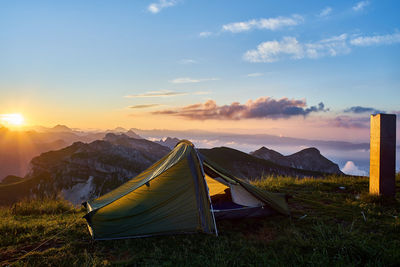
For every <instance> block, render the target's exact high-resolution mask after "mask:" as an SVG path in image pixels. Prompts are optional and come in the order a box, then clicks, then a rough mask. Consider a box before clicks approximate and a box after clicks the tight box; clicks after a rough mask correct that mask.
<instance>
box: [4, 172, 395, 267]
mask: <svg viewBox="0 0 400 267" xmlns="http://www.w3.org/2000/svg"><path fill="white" fill-rule="evenodd" d="M257 185H258V186H260V187H261V188H264V189H267V190H271V191H279V192H285V193H288V194H290V195H292V196H293V198H291V199H290V200H289V203H290V207H291V211H292V217H291V218H288V217H283V216H279V215H277V216H272V217H268V218H263V219H248V220H242V221H224V222H220V223H219V224H218V227H219V231H220V236H219V237H218V238H216V237H215V236H210V235H205V234H193V235H176V236H162V237H152V238H142V239H126V240H114V241H92V240H91V239H90V236H89V233H88V230H87V228H86V225H85V221H84V220H83V219H82V218H81V217H82V215H83V214H84V210H82V209H77V208H72V207H71V206H70V205H69V204H68V203H66V202H63V201H54V200H51V201H50V200H47V201H36V202H22V203H19V204H17V205H14V206H13V207H12V208H5V207H4V208H0V216H1V221H0V265H2V266H3V265H8V264H12V265H19V266H25V265H28V266H31V265H40V266H43V265H55V266H71V265H91V266H92V265H223V266H226V265H233V266H237V265H279V266H288V265H289V266H290V265H292V266H293V265H318V266H328V265H329V266H330V265H385V266H395V265H397V266H398V265H399V264H400V175H397V178H396V186H397V188H396V192H397V198H396V199H395V200H390V199H384V198H379V197H371V196H369V195H368V193H367V192H368V178H366V177H353V178H349V177H328V178H325V179H301V180H299V179H294V178H283V177H279V178H266V179H265V180H264V181H262V182H259V183H258V184H257ZM39 245H41V246H40V247H38V246H39ZM37 247H38V248H37ZM35 248H37V249H35ZM33 249H35V250H34V251H32V252H30V251H31V250H33ZM29 252H30V253H29Z"/></svg>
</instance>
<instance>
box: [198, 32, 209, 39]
mask: <svg viewBox="0 0 400 267" xmlns="http://www.w3.org/2000/svg"><path fill="white" fill-rule="evenodd" d="M211 35H212V32H201V33H199V37H202V38H206V37H209V36H211Z"/></svg>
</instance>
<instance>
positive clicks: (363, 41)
mask: <svg viewBox="0 0 400 267" xmlns="http://www.w3.org/2000/svg"><path fill="white" fill-rule="evenodd" d="M350 43H351V44H352V45H355V46H371V45H381V44H386V45H387V44H395V43H400V33H397V32H396V33H393V34H386V35H373V36H360V37H357V38H354V39H352V40H351V41H350Z"/></svg>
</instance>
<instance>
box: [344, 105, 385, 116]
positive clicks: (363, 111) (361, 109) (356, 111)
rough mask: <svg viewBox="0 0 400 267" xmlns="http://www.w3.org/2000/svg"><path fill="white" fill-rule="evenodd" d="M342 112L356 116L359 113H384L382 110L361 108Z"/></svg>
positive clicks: (351, 108)
mask: <svg viewBox="0 0 400 267" xmlns="http://www.w3.org/2000/svg"><path fill="white" fill-rule="evenodd" d="M344 112H346V113H356V114H360V113H371V114H377V113H385V111H382V110H378V109H374V108H370V107H361V106H354V107H350V108H347V109H345V110H344Z"/></svg>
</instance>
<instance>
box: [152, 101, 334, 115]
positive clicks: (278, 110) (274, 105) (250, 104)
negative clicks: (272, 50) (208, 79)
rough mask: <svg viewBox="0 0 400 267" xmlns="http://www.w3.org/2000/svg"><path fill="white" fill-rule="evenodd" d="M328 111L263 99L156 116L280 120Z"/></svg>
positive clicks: (202, 105)
mask: <svg viewBox="0 0 400 267" xmlns="http://www.w3.org/2000/svg"><path fill="white" fill-rule="evenodd" d="M321 111H327V109H325V106H324V104H323V103H322V102H321V103H319V104H318V106H310V107H307V104H306V102H305V100H295V99H288V98H281V99H279V100H275V99H273V98H270V97H261V98H258V99H256V100H254V101H253V100H249V101H247V102H246V103H245V104H240V103H239V102H234V103H232V104H230V105H223V106H218V105H217V103H216V102H215V101H214V100H208V101H206V102H205V103H198V104H194V105H189V106H185V107H182V108H178V109H168V110H161V111H155V112H153V113H152V114H154V115H173V116H179V117H183V118H187V119H191V120H210V119H213V120H242V119H266V118H270V119H279V118H289V117H293V116H299V115H301V116H307V115H309V114H310V113H313V112H321Z"/></svg>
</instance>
